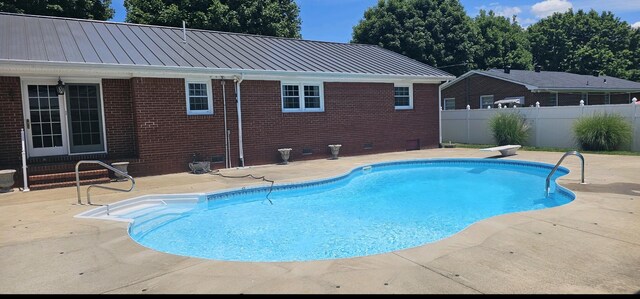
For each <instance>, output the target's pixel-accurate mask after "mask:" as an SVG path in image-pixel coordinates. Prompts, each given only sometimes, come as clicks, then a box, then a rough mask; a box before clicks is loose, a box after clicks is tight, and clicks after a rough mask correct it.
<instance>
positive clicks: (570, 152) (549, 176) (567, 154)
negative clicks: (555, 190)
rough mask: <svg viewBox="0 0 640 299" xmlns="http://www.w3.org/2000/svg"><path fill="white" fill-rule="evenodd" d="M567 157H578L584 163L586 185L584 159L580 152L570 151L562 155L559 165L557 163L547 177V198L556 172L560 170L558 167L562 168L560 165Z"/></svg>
mask: <svg viewBox="0 0 640 299" xmlns="http://www.w3.org/2000/svg"><path fill="white" fill-rule="evenodd" d="M567 156H578V158H580V161H582V184H584V157H583V156H582V154H580V153H579V152H578V151H568V152H566V153H564V155H562V158H560V160H559V161H558V163H556V166H554V167H553V169H552V170H551V172H550V173H549V175H548V176H547V184H546V186H545V189H544V190H545V197H549V187H550V186H549V184H550V182H551V177H552V176H553V174H554V173H555V172H556V170H558V167H560V164H562V161H563V160H564V158H566V157H567Z"/></svg>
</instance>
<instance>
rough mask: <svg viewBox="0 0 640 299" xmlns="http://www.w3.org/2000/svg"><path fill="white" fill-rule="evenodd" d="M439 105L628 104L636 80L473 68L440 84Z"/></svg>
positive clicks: (638, 93) (636, 92) (639, 92)
mask: <svg viewBox="0 0 640 299" xmlns="http://www.w3.org/2000/svg"><path fill="white" fill-rule="evenodd" d="M441 88H442V103H441V106H442V109H444V110H451V109H466V107H467V105H469V106H470V108H471V109H478V108H480V107H482V108H483V109H486V108H487V106H491V107H492V108H497V107H498V104H500V105H507V106H509V107H511V106H512V105H516V106H525V107H529V106H535V105H536V102H539V103H540V106H570V105H579V104H580V101H581V100H582V101H584V104H585V105H603V104H628V103H631V100H632V99H633V98H634V97H635V98H640V83H638V82H633V81H629V80H624V79H620V78H615V77H610V76H590V75H578V74H572V73H565V72H546V71H541V70H540V68H536V70H535V71H523V70H510V69H504V70H499V69H492V70H487V71H481V70H474V71H469V72H467V73H465V74H464V75H462V76H460V77H458V78H456V79H455V80H453V81H450V82H447V83H445V84H443V85H442V87H441Z"/></svg>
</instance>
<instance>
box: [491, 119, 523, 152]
mask: <svg viewBox="0 0 640 299" xmlns="http://www.w3.org/2000/svg"><path fill="white" fill-rule="evenodd" d="M489 126H490V128H491V132H492V133H493V138H494V139H495V140H496V142H497V143H498V145H508V144H523V143H524V142H525V141H526V140H527V137H528V136H529V124H527V122H526V121H525V119H524V116H522V114H520V113H518V112H498V113H497V114H496V115H494V116H493V117H492V118H491V119H490V120H489Z"/></svg>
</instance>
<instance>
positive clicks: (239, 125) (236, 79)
mask: <svg viewBox="0 0 640 299" xmlns="http://www.w3.org/2000/svg"><path fill="white" fill-rule="evenodd" d="M233 81H234V82H235V83H236V97H237V98H236V109H237V110H238V150H239V152H240V167H244V149H243V148H242V108H241V106H242V105H241V98H240V83H242V81H244V74H240V78H238V76H236V77H235V78H234V80H233Z"/></svg>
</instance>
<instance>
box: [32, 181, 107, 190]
mask: <svg viewBox="0 0 640 299" xmlns="http://www.w3.org/2000/svg"><path fill="white" fill-rule="evenodd" d="M109 182H111V179H110V178H99V179H90V180H80V185H90V184H104V183H109ZM75 185H76V181H75V180H74V181H68V182H57V183H43V184H33V185H30V186H29V189H31V190H44V189H53V188H62V187H72V186H75Z"/></svg>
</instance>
